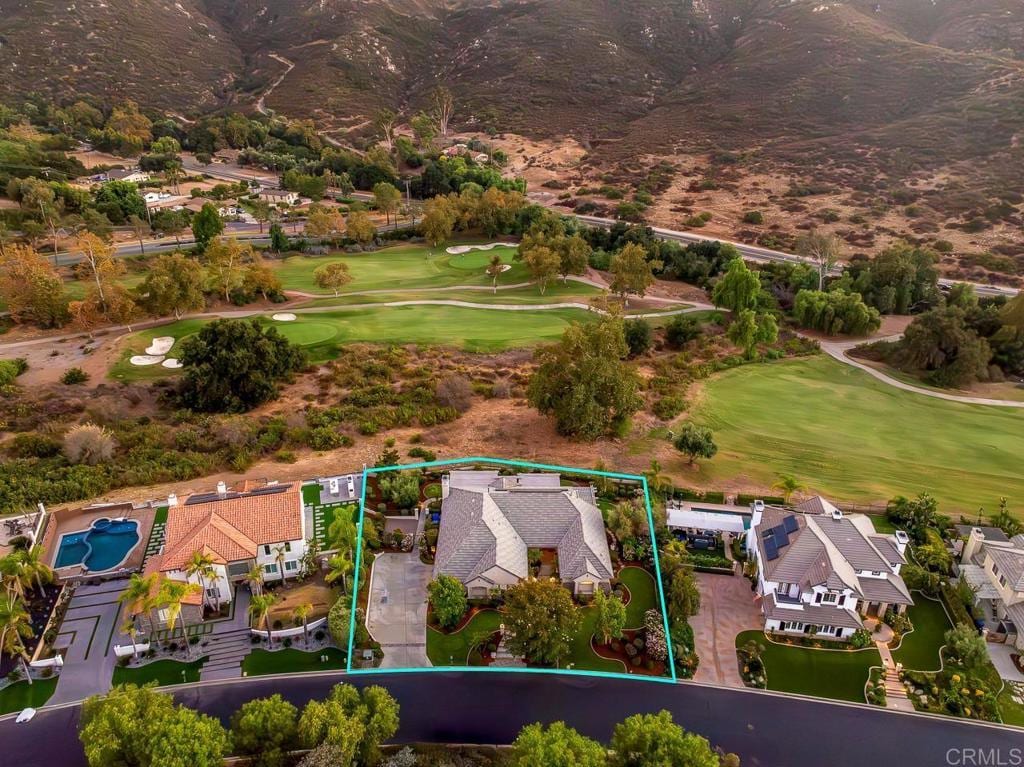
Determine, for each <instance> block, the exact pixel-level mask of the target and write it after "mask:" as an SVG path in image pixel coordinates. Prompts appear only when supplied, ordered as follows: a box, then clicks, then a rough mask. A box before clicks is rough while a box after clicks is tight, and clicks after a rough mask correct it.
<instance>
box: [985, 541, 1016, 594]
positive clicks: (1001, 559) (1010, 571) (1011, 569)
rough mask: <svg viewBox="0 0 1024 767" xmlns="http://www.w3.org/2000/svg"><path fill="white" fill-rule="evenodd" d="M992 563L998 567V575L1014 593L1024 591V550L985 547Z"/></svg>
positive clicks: (1005, 547)
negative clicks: (1003, 578) (1002, 577)
mask: <svg viewBox="0 0 1024 767" xmlns="http://www.w3.org/2000/svg"><path fill="white" fill-rule="evenodd" d="M985 550H986V551H987V552H988V555H989V556H990V557H991V558H992V561H993V562H995V563H996V565H998V566H999V575H1001V576H1004V577H1005V578H1006V582H1007V583H1008V584H1009V585H1010V588H1012V589H1013V590H1014V591H1022V590H1024V550H1021V549H1018V548H1015V547H1010V546H986V547H985Z"/></svg>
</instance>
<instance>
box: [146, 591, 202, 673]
mask: <svg viewBox="0 0 1024 767" xmlns="http://www.w3.org/2000/svg"><path fill="white" fill-rule="evenodd" d="M199 589H200V587H199V585H198V584H196V583H188V582H187V581H172V580H171V579H170V578H165V579H164V582H163V583H161V584H160V592H159V594H158V595H157V599H156V601H157V603H158V604H161V605H163V606H164V607H166V608H167V627H168V628H169V629H170V630H171V633H172V634H173V633H174V627H175V625H176V624H177V623H178V618H181V634H182V636H183V637H184V638H185V657H186V658H190V657H191V656H192V649H191V645H190V644H189V642H188V625H187V624H186V623H185V619H184V618H183V617H182V615H181V608H182V605H183V604H184V602H185V600H186V599H187V598H188V597H190V596H192V595H193V594H196V593H198V592H199Z"/></svg>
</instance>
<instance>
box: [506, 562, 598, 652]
mask: <svg viewBox="0 0 1024 767" xmlns="http://www.w3.org/2000/svg"><path fill="white" fill-rule="evenodd" d="M505 623H506V625H507V626H508V628H509V630H510V632H511V633H510V634H508V635H507V637H506V642H507V644H508V648H509V650H511V651H512V652H513V653H514V654H516V655H522V656H523V657H525V658H526V659H527V660H528V661H530V662H531V663H538V664H540V665H544V666H553V665H556V664H559V663H561V661H563V660H564V659H565V658H566V657H568V656H569V654H570V653H571V652H572V642H573V639H574V637H575V636H576V631H577V630H578V629H579V626H580V614H579V608H578V607H576V605H575V604H574V603H573V601H572V596H571V595H570V594H569V592H568V591H567V590H566V589H565V588H563V587H562V585H561V584H560V583H557V582H555V581H536V580H529V581H522V582H520V583H518V584H516V585H515V586H513V587H511V588H509V589H508V590H506V591H505Z"/></svg>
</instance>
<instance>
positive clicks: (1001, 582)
mask: <svg viewBox="0 0 1024 767" xmlns="http://www.w3.org/2000/svg"><path fill="white" fill-rule="evenodd" d="M999 585H1000V586H1005V585H1006V576H1005V575H1000V576H999Z"/></svg>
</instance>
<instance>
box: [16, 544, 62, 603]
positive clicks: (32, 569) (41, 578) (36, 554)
mask: <svg viewBox="0 0 1024 767" xmlns="http://www.w3.org/2000/svg"><path fill="white" fill-rule="evenodd" d="M15 556H17V557H18V560H19V561H20V562H21V567H22V571H23V574H24V577H25V580H26V585H32V586H33V588H37V589H38V593H39V594H42V593H43V591H44V590H45V588H46V584H48V583H53V570H51V569H50V566H49V565H47V564H46V563H45V562H44V561H43V547H42V546H33V547H32V548H30V549H25V550H24V551H19V552H18V553H17V554H15Z"/></svg>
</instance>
